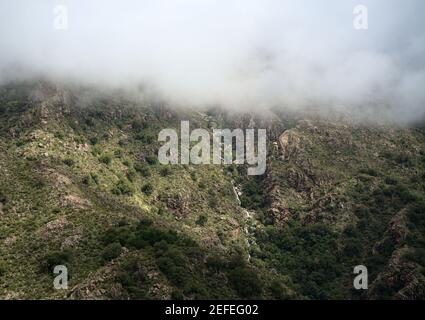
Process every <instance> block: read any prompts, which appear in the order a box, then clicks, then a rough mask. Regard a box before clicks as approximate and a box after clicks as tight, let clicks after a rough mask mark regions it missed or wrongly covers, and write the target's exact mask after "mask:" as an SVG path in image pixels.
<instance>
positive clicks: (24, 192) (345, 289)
mask: <svg viewBox="0 0 425 320" xmlns="http://www.w3.org/2000/svg"><path fill="white" fill-rule="evenodd" d="M181 120H189V121H190V124H191V128H206V129H208V130H211V129H212V128H231V129H233V128H242V129H245V128H250V127H253V128H264V129H267V132H268V157H267V170H266V173H265V174H264V175H263V176H247V175H246V166H244V165H238V166H237V165H227V166H219V165H167V166H164V165H162V164H159V163H158V159H157V151H158V148H159V147H160V146H161V143H160V142H158V141H157V140H158V139H157V138H158V133H159V131H160V130H162V129H164V128H176V129H179V128H180V121H181ZM0 176H1V179H0V298H6V299H23V298H34V299H46V298H53V299H60V298H68V299H170V298H175V299H205V298H208V299H218V298H222V299H231V298H236V299H244V298H260V299H335V298H341V299H424V298H425V277H424V275H425V273H424V266H425V239H424V235H425V218H424V213H425V132H424V130H423V129H420V128H398V127H390V126H362V125H359V124H355V123H348V122H346V121H343V120H341V121H334V120H332V121H330V120H323V119H308V118H307V117H300V116H288V115H286V114H284V113H281V112H279V111H275V112H274V113H270V114H267V115H264V116H261V117H260V116H258V115H250V114H243V115H240V114H239V115H238V114H229V113H227V112H225V111H223V110H219V109H216V108H212V109H211V110H209V111H208V110H207V111H205V113H202V112H198V111H196V110H189V109H187V110H176V109H173V108H172V107H170V106H166V105H164V104H162V103H160V102H155V103H142V102H137V100H132V99H129V98H128V97H125V96H124V95H123V94H122V93H119V92H114V93H105V92H97V91H96V90H94V89H88V88H78V89H77V88H69V87H65V88H59V87H56V86H53V85H51V84H48V83H44V82H34V83H20V84H10V85H4V86H2V87H1V88H0ZM56 265H66V266H67V268H68V270H69V274H70V280H69V288H68V289H67V290H56V289H54V287H53V279H54V277H55V274H53V272H52V270H53V267H54V266H56ZM357 265H365V266H366V267H367V268H368V272H369V289H368V290H360V291H359V290H355V289H354V287H353V279H354V277H355V275H354V274H353V269H354V267H355V266H357Z"/></svg>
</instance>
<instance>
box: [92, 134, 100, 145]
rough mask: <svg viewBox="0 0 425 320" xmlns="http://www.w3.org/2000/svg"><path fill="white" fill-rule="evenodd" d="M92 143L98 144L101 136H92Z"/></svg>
mask: <svg viewBox="0 0 425 320" xmlns="http://www.w3.org/2000/svg"><path fill="white" fill-rule="evenodd" d="M90 143H91V144H92V145H96V144H98V143H99V138H98V137H96V136H94V137H91V138H90Z"/></svg>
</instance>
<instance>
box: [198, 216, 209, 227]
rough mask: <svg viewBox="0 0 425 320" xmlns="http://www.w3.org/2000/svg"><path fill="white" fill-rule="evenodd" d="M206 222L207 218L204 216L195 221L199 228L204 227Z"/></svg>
mask: <svg viewBox="0 0 425 320" xmlns="http://www.w3.org/2000/svg"><path fill="white" fill-rule="evenodd" d="M207 222H208V216H207V215H205V214H201V215H200V216H199V217H198V219H197V220H196V224H197V225H200V226H205V225H206V224H207Z"/></svg>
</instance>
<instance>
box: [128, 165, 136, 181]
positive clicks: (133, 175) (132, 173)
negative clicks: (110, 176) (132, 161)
mask: <svg viewBox="0 0 425 320" xmlns="http://www.w3.org/2000/svg"><path fill="white" fill-rule="evenodd" d="M136 176H137V172H136V170H134V169H133V168H130V169H128V170H127V179H128V180H130V181H131V182H134V180H135V179H136Z"/></svg>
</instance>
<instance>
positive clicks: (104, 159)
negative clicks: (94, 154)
mask: <svg viewBox="0 0 425 320" xmlns="http://www.w3.org/2000/svg"><path fill="white" fill-rule="evenodd" d="M99 161H100V162H102V163H104V164H106V165H110V164H111V162H112V156H111V155H110V154H103V155H101V156H100V158H99Z"/></svg>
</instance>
